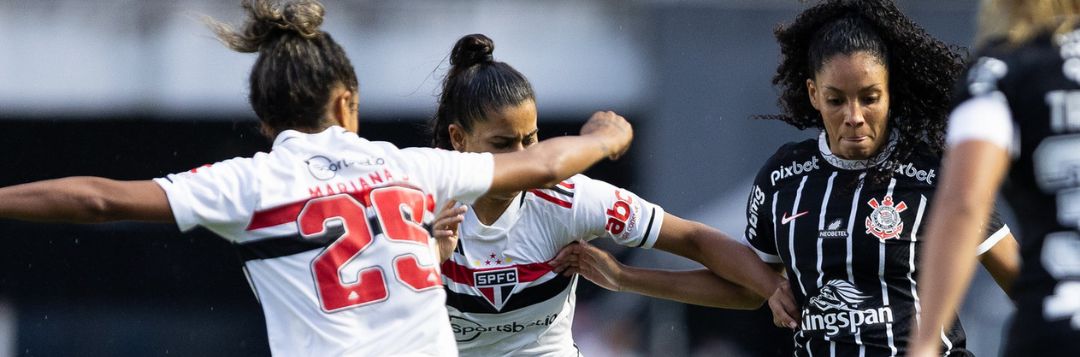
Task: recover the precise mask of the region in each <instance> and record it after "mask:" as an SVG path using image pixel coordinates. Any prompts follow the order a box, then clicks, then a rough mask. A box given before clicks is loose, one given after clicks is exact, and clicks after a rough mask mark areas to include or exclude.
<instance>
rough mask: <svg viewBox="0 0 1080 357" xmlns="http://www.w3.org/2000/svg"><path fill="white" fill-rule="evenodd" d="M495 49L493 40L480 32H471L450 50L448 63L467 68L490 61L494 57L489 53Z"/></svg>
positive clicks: (492, 60)
mask: <svg viewBox="0 0 1080 357" xmlns="http://www.w3.org/2000/svg"><path fill="white" fill-rule="evenodd" d="M494 51H495V42H494V41H492V40H491V38H488V37H487V36H484V35H482V34H478V33H477V34H472V35H468V36H465V37H462V38H461V39H460V40H458V42H457V43H456V44H454V49H453V50H452V51H450V65H451V66H454V67H457V68H468V67H472V66H473V65H476V64H478V63H491V62H494V59H493V58H492V56H491V53H492V52H494Z"/></svg>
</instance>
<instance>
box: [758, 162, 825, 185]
mask: <svg viewBox="0 0 1080 357" xmlns="http://www.w3.org/2000/svg"><path fill="white" fill-rule="evenodd" d="M819 168H820V167H818V158H817V156H814V157H813V158H811V159H810V160H806V162H803V163H798V162H795V161H792V162H791V165H788V166H780V168H779V169H777V170H774V171H773V172H772V173H771V174H769V179H771V180H772V184H773V185H774V186H775V185H776V181H780V180H783V179H786V178H788V177H792V176H798V175H802V174H805V173H809V172H810V171H814V170H817V169H819Z"/></svg>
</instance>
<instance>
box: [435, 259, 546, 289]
mask: <svg viewBox="0 0 1080 357" xmlns="http://www.w3.org/2000/svg"><path fill="white" fill-rule="evenodd" d="M507 268H517V278H518V282H519V283H528V282H531V281H534V280H536V279H540V277H542V276H544V274H547V273H549V272H551V270H552V269H554V267H552V266H550V265H548V263H546V262H544V263H531V264H518V265H511V266H503V267H498V268H481V269H473V268H469V267H467V266H464V265H461V264H458V263H455V262H453V261H451V260H447V261H445V262H443V263H442V275H443V276H445V277H447V278H449V279H450V280H451V281H454V282H456V283H458V284H465V285H469V286H476V282H475V281H474V280H473V273H479V272H485V271H492V270H503V269H507Z"/></svg>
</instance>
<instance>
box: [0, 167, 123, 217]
mask: <svg viewBox="0 0 1080 357" xmlns="http://www.w3.org/2000/svg"><path fill="white" fill-rule="evenodd" d="M99 180H101V179H99V178H95V177H68V178H62V179H57V180H47V181H39V182H33V183H28V184H22V185H16V186H10V187H4V188H0V217H3V218H10V219H18V220H24V221H38V222H71V223H96V222H101V221H104V220H105V212H106V210H107V209H106V205H107V203H106V200H105V197H106V193H105V192H102V190H101V185H100V183H99Z"/></svg>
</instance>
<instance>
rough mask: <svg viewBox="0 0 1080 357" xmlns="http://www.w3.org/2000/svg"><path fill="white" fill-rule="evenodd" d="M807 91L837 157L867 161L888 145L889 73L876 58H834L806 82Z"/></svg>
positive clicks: (863, 55) (860, 54)
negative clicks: (823, 123) (823, 122)
mask: <svg viewBox="0 0 1080 357" xmlns="http://www.w3.org/2000/svg"><path fill="white" fill-rule="evenodd" d="M806 87H807V89H808V90H809V94H810V103H811V104H812V105H813V106H814V109H817V110H818V112H820V113H821V117H822V119H824V121H825V132H826V133H827V135H828V138H829V149H830V150H832V152H833V154H835V155H836V156H839V157H841V158H844V159H849V160H862V159H867V158H870V157H872V156H873V155H875V154H877V152H878V151H879V150H881V148H882V146H883V145H884V144H885V142H887V141H888V137H889V132H888V127H889V73H888V71H887V70H886V69H885V66H884V65H882V63H881V60H879V59H878V58H877V57H876V56H874V55H871V54H869V53H866V52H856V53H854V54H850V55H843V54H841V55H836V56H833V57H832V58H829V59H828V60H827V61H826V62H825V64H824V65H823V66H822V67H821V70H820V71H818V72H817V73H816V74H815V75H814V78H813V79H808V80H806Z"/></svg>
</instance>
